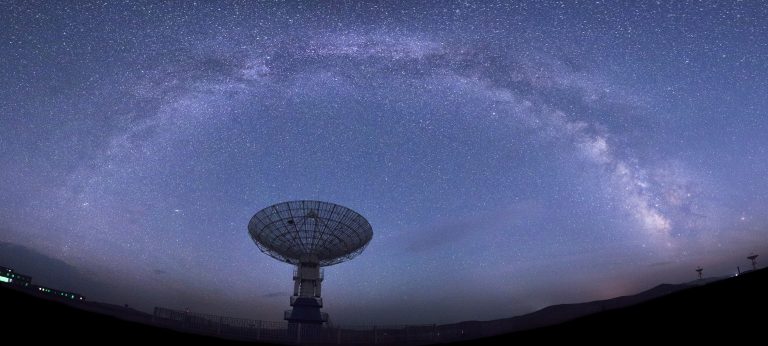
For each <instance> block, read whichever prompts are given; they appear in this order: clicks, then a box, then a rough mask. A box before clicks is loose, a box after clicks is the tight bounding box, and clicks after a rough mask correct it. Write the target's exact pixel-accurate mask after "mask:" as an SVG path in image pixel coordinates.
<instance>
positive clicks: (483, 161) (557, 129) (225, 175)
mask: <svg viewBox="0 0 768 346" xmlns="http://www.w3.org/2000/svg"><path fill="white" fill-rule="evenodd" d="M767 18H768V5H766V4H765V3H763V2H760V1H744V2H733V3H731V2H726V1H713V2H698V1H695V2H694V1H690V2H687V1H671V2H662V3H659V4H657V3H655V2H653V3H652V2H642V3H638V4H616V3H611V2H609V3H602V2H600V1H591V2H576V1H566V2H564V3H556V2H552V3H535V4H525V3H518V2H507V1H475V2H472V1H470V2H436V1H435V2H433V1H427V2H410V1H408V2H405V1H403V2H394V1H393V2H374V1H370V2H357V1H331V2H322V3H317V4H300V3H293V4H284V3H272V2H255V1H251V2H208V1H200V2H192V1H184V2H168V3H165V2H138V1H126V2H117V1H105V2H86V1H77V2H55V1H43V2H36V1H34V2H33V1H0V22H2V26H0V71H2V72H1V73H0V85H2V87H1V88H0V241H2V244H0V253H1V254H0V265H5V266H14V267H15V268H16V269H17V270H18V271H20V272H23V271H24V270H26V271H27V273H28V274H30V275H33V279H34V280H35V281H37V282H42V283H46V284H49V285H52V286H55V287H61V288H65V289H71V290H76V291H78V292H81V293H82V294H84V295H86V296H87V297H88V298H89V299H92V300H102V301H108V302H114V303H118V304H123V303H128V304H130V305H132V306H136V307H139V308H141V309H146V310H148V309H151V308H152V307H154V306H164V307H169V308H179V309H182V308H189V309H190V310H192V311H198V312H207V313H216V314H223V315H228V316H240V317H248V318H257V319H265V320H281V319H282V310H284V309H287V308H289V306H288V300H289V299H288V297H289V295H290V294H291V292H292V287H293V286H292V285H293V284H292V282H291V272H292V267H291V266H289V265H287V264H284V263H281V262H278V261H275V260H274V259H272V258H270V257H268V256H266V255H264V254H262V253H260V252H259V251H258V249H257V248H256V246H255V245H254V244H253V242H252V241H251V239H250V237H249V236H248V233H247V229H246V227H247V224H248V221H249V219H250V218H251V216H252V215H253V214H254V213H255V212H256V211H258V210H260V209H262V208H264V207H266V206H268V205H271V204H274V203H278V202H282V201H286V200H293V199H315V200H323V201H329V202H333V203H338V204H341V205H344V206H347V207H349V208H351V209H353V210H355V211H357V212H359V213H360V214H362V215H363V216H365V217H366V218H367V219H368V220H369V221H370V223H371V225H372V227H373V231H374V236H373V240H372V241H371V243H370V244H369V246H368V248H367V249H366V250H365V252H364V253H363V254H362V255H360V256H359V257H357V258H356V259H354V260H352V261H349V262H345V263H343V264H339V265H337V266H332V267H328V268H327V269H326V271H325V278H326V279H325V281H324V287H323V296H324V301H325V305H326V306H325V309H324V310H325V311H327V312H329V313H330V315H331V319H332V320H333V321H334V322H337V323H343V324H369V323H379V324H386V323H445V322H454V321H462V320H470V319H491V318H500V317H507V316H513V315H516V314H521V313H526V312H530V311H533V310H535V309H538V308H542V307H544V306H547V305H551V304H557V303H566V302H579V301H585V300H592V299H598V298H610V297H614V296H617V295H624V294H631V293H634V292H637V291H639V290H642V289H646V288H650V287H652V286H654V285H656V284H658V283H661V282H673V283H674V282H684V281H689V280H693V279H695V278H696V277H697V275H696V272H695V271H694V269H696V267H698V266H702V267H704V268H705V269H704V275H705V276H720V275H730V274H733V273H734V272H735V271H736V266H741V269H742V270H743V269H746V268H747V267H748V266H749V263H748V261H747V260H746V259H745V257H746V256H747V255H749V254H750V253H751V252H755V253H760V252H761V251H762V252H763V253H767V254H766V256H768V251H766V250H768V213H766V206H767V205H768V178H767V177H768V174H767V173H768V135H766V133H768V97H766V95H768V83H767V82H766V81H767V80H768V19H767Z"/></svg>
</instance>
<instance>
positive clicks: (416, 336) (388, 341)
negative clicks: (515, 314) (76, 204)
mask: <svg viewBox="0 0 768 346" xmlns="http://www.w3.org/2000/svg"><path fill="white" fill-rule="evenodd" d="M152 320H153V323H155V324H156V325H160V326H163V327H167V328H171V329H176V330H180V331H184V332H191V333H197V334H204V335H211V336H218V337H223V338H228V339H236V340H243V341H261V342H273V343H282V344H313V345H348V344H357V345H363V344H370V345H393V344H398V345H403V344H407V345H420V344H431V343H441V342H452V341H461V340H469V339H475V338H480V337H484V336H491V335H497V334H501V333H504V332H507V331H510V328H509V327H510V326H507V325H506V324H505V323H499V322H502V321H488V322H463V323H456V324H447V325H435V324H429V325H396V326H346V327H345V326H321V325H312V324H298V323H290V322H286V321H280V322H277V321H262V320H252V319H247V318H237V317H226V316H217V315H210V314H201V313H195V312H187V311H178V310H171V309H165V308H160V307H156V308H155V311H154V314H153V318H152Z"/></svg>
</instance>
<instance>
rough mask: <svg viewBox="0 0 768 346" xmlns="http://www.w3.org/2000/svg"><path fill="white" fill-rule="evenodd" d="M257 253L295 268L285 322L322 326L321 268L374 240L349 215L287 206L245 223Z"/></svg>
mask: <svg viewBox="0 0 768 346" xmlns="http://www.w3.org/2000/svg"><path fill="white" fill-rule="evenodd" d="M248 233H249V234H250V235H251V239H253V242H254V243H256V246H257V247H258V248H259V250H261V252H263V253H265V254H267V255H269V256H271V257H272V258H274V259H277V260H279V261H283V262H286V263H289V264H293V265H295V266H296V269H294V272H293V282H294V285H293V296H292V297H291V306H292V307H293V309H292V310H287V311H285V315H284V318H285V319H286V320H288V321H289V322H297V323H315V324H322V323H323V322H327V321H328V314H326V313H321V312H320V308H322V307H323V300H322V298H321V297H320V284H321V282H322V281H323V272H322V271H321V268H320V267H326V266H331V265H334V264H338V263H341V262H344V261H348V260H351V259H352V258H354V257H355V256H357V255H359V254H360V253H362V252H363V250H364V249H365V247H366V245H368V242H370V241H371V238H373V229H372V228H371V225H370V224H369V223H368V221H367V220H366V219H365V218H364V217H362V216H361V215H360V214H358V213H356V212H355V211H353V210H352V209H349V208H346V207H343V206H340V205H337V204H333V203H329V202H321V201H289V202H282V203H278V204H275V205H272V206H269V207H266V208H264V209H262V210H260V211H259V212H257V213H256V214H255V215H253V217H252V218H251V221H250V222H249V223H248Z"/></svg>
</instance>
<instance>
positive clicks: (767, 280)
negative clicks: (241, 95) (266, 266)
mask: <svg viewBox="0 0 768 346" xmlns="http://www.w3.org/2000/svg"><path fill="white" fill-rule="evenodd" d="M767 298H768V270H766V269H763V270H758V271H755V272H750V273H746V274H743V275H741V276H738V277H734V278H729V279H725V280H722V281H718V282H714V283H711V284H708V285H704V286H700V287H693V288H689V289H685V290H682V291H678V292H675V293H672V294H669V295H667V296H664V297H661V298H657V299H654V300H651V301H647V302H645V303H641V304H638V305H635V306H632V307H627V308H621V309H616V310H609V311H604V312H600V313H597V314H593V315H590V316H586V317H582V318H578V319H576V320H572V321H569V322H565V323H562V324H559V325H556V326H552V327H545V328H539V329H534V330H529V331H523V332H516V333H512V334H506V335H502V336H497V337H492V338H486V339H479V340H474V341H472V342H462V343H460V345H467V344H511V343H540V342H547V341H566V342H570V343H589V344H627V343H629V344H636V343H637V342H641V343H651V342H653V343H669V342H675V341H677V342H685V343H686V344H687V343H690V342H695V341H699V342H713V341H717V342H721V340H723V341H727V342H728V344H734V343H737V342H738V343H742V344H754V343H755V342H754V341H757V340H764V335H765V333H764V331H766V330H768V309H767V308H768V299H767ZM0 308H2V315H1V316H2V317H1V319H2V328H1V329H0V330H2V331H3V334H4V335H6V336H10V335H13V338H14V339H16V338H18V339H17V340H19V341H22V340H23V342H24V343H28V344H38V343H40V344H42V343H43V342H55V343H56V344H62V343H63V344H73V345H78V344H105V343H109V344H112V343H115V342H120V343H121V344H123V343H131V344H149V343H151V344H162V343H168V344H171V343H172V344H181V345H184V344H225V345H244V344H247V343H245V342H237V341H229V340H221V339H216V338H212V337H205V336H199V335H191V334H185V333H180V332H175V331H171V330H166V329H162V328H157V327H152V326H148V325H144V324H141V323H136V322H129V321H125V320H121V319H117V318H113V317H109V316H105V315H102V314H99V313H95V312H89V311H83V310H80V309H77V308H73V307H70V306H67V305H65V304H62V303H59V302H56V301H49V300H46V299H41V298H39V297H34V296H30V295H27V294H25V293H22V292H17V291H14V290H11V289H7V288H1V289H0ZM92 310H94V309H92ZM95 311H98V310H97V309H96V310H95ZM135 320H140V319H139V318H138V317H137V318H136V319H135ZM6 333H7V334H6ZM748 341H750V342H748ZM758 344H760V342H758Z"/></svg>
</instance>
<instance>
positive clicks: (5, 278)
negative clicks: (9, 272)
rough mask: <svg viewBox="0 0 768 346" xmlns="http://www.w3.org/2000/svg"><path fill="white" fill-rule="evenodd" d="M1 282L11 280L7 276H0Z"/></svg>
mask: <svg viewBox="0 0 768 346" xmlns="http://www.w3.org/2000/svg"><path fill="white" fill-rule="evenodd" d="M0 282H11V279H9V278H7V277H5V276H0Z"/></svg>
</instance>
